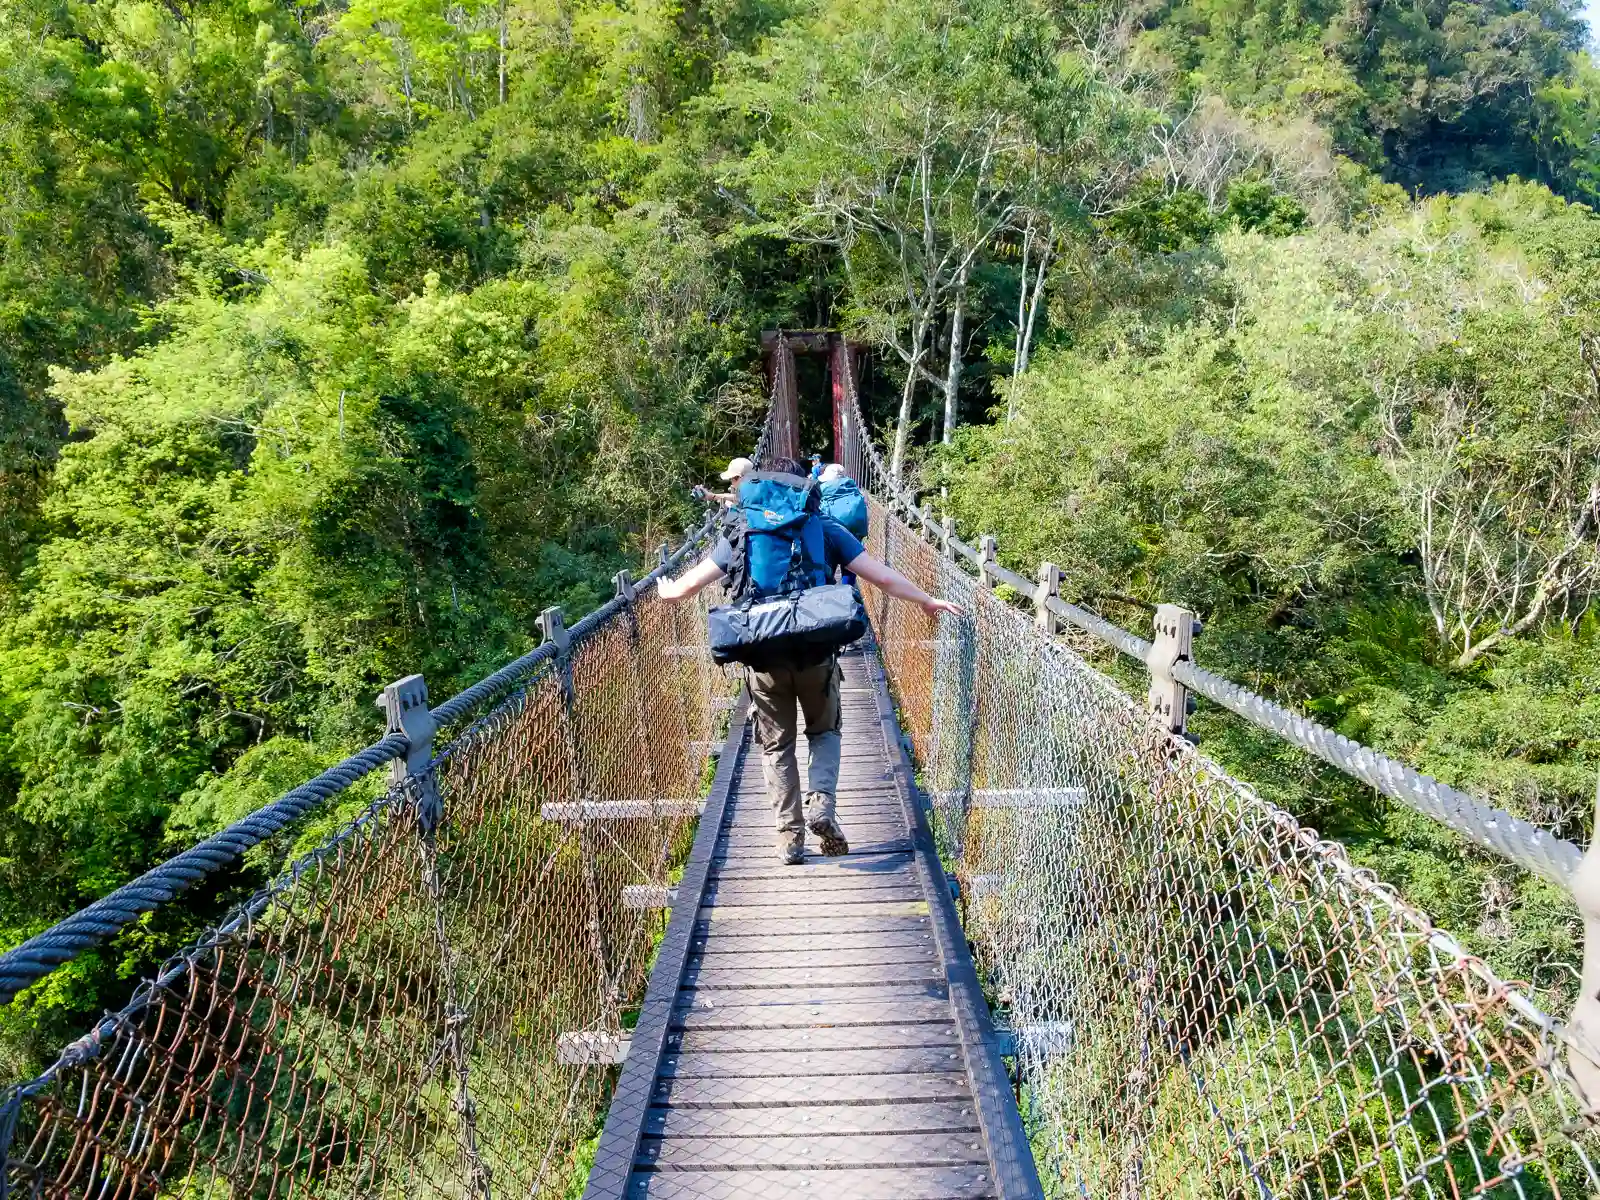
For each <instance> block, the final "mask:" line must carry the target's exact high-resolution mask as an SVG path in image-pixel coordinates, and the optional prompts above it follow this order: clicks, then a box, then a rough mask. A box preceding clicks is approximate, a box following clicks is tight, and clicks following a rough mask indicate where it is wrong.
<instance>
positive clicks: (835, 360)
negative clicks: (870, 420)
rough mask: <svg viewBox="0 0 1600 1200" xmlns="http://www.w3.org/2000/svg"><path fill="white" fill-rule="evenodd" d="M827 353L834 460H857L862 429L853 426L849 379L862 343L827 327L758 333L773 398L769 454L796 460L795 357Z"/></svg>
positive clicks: (797, 406)
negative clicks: (859, 343)
mask: <svg viewBox="0 0 1600 1200" xmlns="http://www.w3.org/2000/svg"><path fill="white" fill-rule="evenodd" d="M798 354H813V355H826V356H827V364H828V381H829V388H830V392H831V401H832V405H833V453H832V461H834V462H840V463H850V462H854V461H856V452H857V451H858V449H859V443H860V436H861V431H860V430H859V429H858V428H857V427H856V424H857V422H856V419H855V417H854V415H853V409H854V405H853V404H852V402H851V397H850V395H849V391H848V385H847V382H846V381H847V380H848V379H853V378H855V377H856V375H857V374H858V372H859V368H860V365H861V355H862V349H861V347H860V346H859V345H858V344H856V343H854V342H851V341H848V340H847V339H846V338H845V336H844V335H843V334H842V333H837V332H834V331H831V330H825V329H803V330H794V329H769V330H766V331H765V332H764V333H762V335H761V357H762V360H763V362H764V363H765V366H766V375H767V384H768V389H769V392H770V394H771V396H772V418H771V420H772V425H771V429H772V435H771V440H770V441H769V443H768V447H767V448H768V453H769V454H773V455H783V456H786V457H789V458H797V457H799V455H800V452H801V449H802V447H801V445H800V394H799V387H798V383H797V380H796V376H795V356H796V355H798Z"/></svg>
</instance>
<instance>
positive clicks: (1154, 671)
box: [1145, 604, 1200, 734]
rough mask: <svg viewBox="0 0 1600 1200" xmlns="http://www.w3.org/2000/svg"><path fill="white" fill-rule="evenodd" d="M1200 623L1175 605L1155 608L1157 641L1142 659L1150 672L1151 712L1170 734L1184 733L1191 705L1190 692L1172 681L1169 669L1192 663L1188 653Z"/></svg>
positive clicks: (1191, 613) (1186, 611)
mask: <svg viewBox="0 0 1600 1200" xmlns="http://www.w3.org/2000/svg"><path fill="white" fill-rule="evenodd" d="M1199 632H1200V622H1199V620H1198V619H1197V618H1196V617H1195V615H1194V613H1193V612H1192V611H1191V610H1189V609H1187V608H1183V607H1181V606H1180V605H1177V604H1162V605H1159V606H1157V608H1156V637H1155V641H1154V642H1152V643H1151V645H1150V653H1149V654H1148V655H1147V656H1146V658H1145V666H1146V667H1148V668H1149V669H1150V694H1149V703H1150V711H1151V712H1152V713H1153V714H1154V715H1155V716H1156V718H1157V719H1158V720H1160V722H1161V723H1162V724H1163V725H1164V726H1165V727H1166V728H1167V729H1168V730H1169V731H1170V732H1172V733H1179V734H1181V733H1183V731H1184V729H1185V727H1186V726H1187V724H1188V720H1189V713H1190V711H1191V710H1192V702H1191V700H1190V698H1189V689H1188V688H1186V687H1184V686H1183V684H1181V683H1179V682H1178V681H1177V680H1176V679H1174V678H1173V677H1172V668H1173V667H1174V666H1176V665H1177V664H1178V663H1180V662H1191V661H1193V658H1192V654H1191V650H1192V648H1193V645H1194V635H1195V634H1197V633H1199Z"/></svg>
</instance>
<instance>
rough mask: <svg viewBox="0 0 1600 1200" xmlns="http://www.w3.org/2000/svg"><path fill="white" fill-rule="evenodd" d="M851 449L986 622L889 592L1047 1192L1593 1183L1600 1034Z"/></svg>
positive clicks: (882, 634)
mask: <svg viewBox="0 0 1600 1200" xmlns="http://www.w3.org/2000/svg"><path fill="white" fill-rule="evenodd" d="M855 415H856V419H857V420H858V421H859V412H857V413H856V414H855ZM847 468H848V469H850V470H851V473H852V474H853V475H854V476H855V477H856V478H857V479H858V480H859V481H861V483H862V484H863V486H865V487H867V488H868V489H869V490H870V491H871V492H872V493H873V496H874V499H873V501H872V504H871V508H872V529H873V532H872V536H871V538H870V541H869V547H868V548H869V549H870V550H871V551H872V552H873V553H874V554H877V555H879V556H880V557H882V558H884V559H886V560H887V561H888V562H889V563H890V564H891V565H892V566H894V567H896V568H897V569H899V570H900V571H902V572H903V573H905V574H906V575H908V576H910V577H911V578H912V579H913V580H915V581H916V582H917V583H918V584H920V585H921V586H922V587H923V588H924V589H925V590H927V591H929V592H931V593H934V594H936V595H943V596H946V597H948V598H951V599H956V600H959V601H961V602H962V603H963V604H964V605H965V606H966V607H967V609H968V611H969V613H970V614H971V615H970V617H969V618H965V619H961V620H956V619H952V618H949V617H944V618H942V619H940V620H939V621H938V622H934V621H932V620H930V619H928V618H927V617H925V616H924V615H923V614H922V613H921V612H920V611H918V610H916V609H914V608H913V607H911V606H909V605H898V604H887V603H884V601H883V597H882V596H881V595H870V596H869V604H870V607H871V610H872V615H873V618H874V624H875V628H876V631H877V636H878V640H879V644H880V646H881V650H882V656H883V661H884V664H885V669H886V671H887V672H888V674H889V677H890V679H891V682H892V685H893V689H894V692H895V695H896V698H897V702H898V704H899V707H900V714H901V720H902V723H903V725H904V727H905V728H906V730H907V732H908V733H909V734H910V736H911V738H912V740H913V742H914V744H915V748H916V753H917V758H918V761H919V763H920V764H921V766H920V769H921V772H922V779H921V782H922V786H923V788H924V790H925V792H926V793H927V795H928V796H929V797H930V800H931V803H932V808H933V812H932V816H933V824H934V827H935V832H936V837H937V838H938V841H939V844H940V850H941V854H942V855H943V856H944V857H945V858H946V860H947V864H948V865H949V867H950V868H951V869H952V870H953V871H954V872H955V873H956V874H957V876H958V878H959V880H960V883H961V887H962V895H963V908H964V920H965V923H966V929H967V934H968V937H969V938H970V939H971V940H972V942H973V944H974V947H975V951H976V954H977V957H978V960H979V964H980V968H981V970H982V971H983V973H984V974H985V977H986V983H987V986H988V987H989V989H990V991H991V998H992V1000H993V1001H994V1003H995V1005H996V1007H997V1010H998V1012H999V1015H1000V1016H1001V1017H1002V1018H1003V1019H1004V1020H1005V1021H1006V1022H1007V1023H1008V1024H1009V1025H1010V1026H1011V1027H1012V1030H1013V1033H1014V1037H1015V1042H1016V1048H1017V1054H1016V1067H1017V1077H1018V1091H1019V1098H1020V1100H1021V1103H1022V1107H1023V1114H1024V1119H1025V1121H1026V1123H1027V1125H1028V1128H1029V1132H1030V1137H1031V1139H1032V1141H1033V1144H1034V1147H1035V1153H1036V1157H1037V1158H1038V1161H1039V1167H1040V1173H1041V1175H1042V1176H1043V1177H1044V1179H1045V1182H1046V1187H1047V1191H1049V1192H1050V1193H1051V1194H1054V1195H1060V1196H1066V1195H1069V1194H1070V1195H1074V1196H1085V1197H1091V1196H1093V1197H1100V1196H1107V1197H1130V1198H1131V1197H1143V1196H1174V1197H1241V1198H1243V1197H1250V1198H1266V1197H1287V1196H1298V1197H1322V1196H1362V1197H1378V1196H1384V1197H1390V1196H1430V1197H1432V1196H1439V1197H1461V1196H1497V1197H1499V1196H1504V1197H1579V1196H1588V1195H1594V1194H1596V1193H1597V1192H1600V1156H1597V1149H1600V1145H1597V1141H1596V1137H1595V1134H1594V1132H1593V1129H1592V1124H1591V1122H1590V1120H1589V1119H1588V1116H1587V1106H1586V1105H1585V1104H1584V1103H1583V1102H1582V1101H1581V1100H1580V1099H1579V1095H1580V1093H1579V1089H1578V1088H1577V1087H1576V1085H1575V1083H1574V1081H1573V1079H1572V1076H1571V1073H1570V1071H1569V1068H1568V1062H1569V1061H1570V1060H1569V1055H1573V1054H1576V1053H1578V1051H1577V1050H1576V1049H1575V1048H1574V1047H1573V1046H1571V1045H1570V1044H1568V1041H1567V1039H1566V1035H1565V1033H1564V1031H1563V1029H1562V1027H1561V1026H1560V1024H1559V1023H1558V1022H1555V1021H1553V1020H1552V1019H1551V1018H1550V1017H1549V1016H1547V1015H1546V1014H1545V1013H1543V1012H1541V1011H1540V1010H1539V1009H1538V1007H1537V1006H1536V1005H1535V1004H1534V1003H1533V1001H1532V1000H1531V999H1530V997H1529V995H1528V993H1527V992H1526V990H1525V989H1524V988H1523V987H1522V986H1521V985H1518V984H1514V983H1508V982H1506V981H1503V980H1501V979H1499V978H1497V977H1496V975H1495V974H1494V973H1493V972H1492V971H1491V970H1490V969H1489V968H1488V967H1487V966H1486V965H1485V964H1484V963H1483V962H1482V961H1480V960H1478V959H1476V958H1474V957H1472V956H1471V955H1469V954H1467V953H1466V952H1465V951H1464V950H1463V949H1462V948H1461V947H1460V946H1459V945H1458V944H1457V943H1456V942H1455V940H1454V939H1452V938H1450V937H1449V936H1448V935H1447V934H1445V933H1443V932H1442V931H1440V930H1437V929H1436V928H1435V927H1434V926H1433V925H1432V923H1431V922H1430V921H1429V919H1428V918H1427V917H1426V916H1425V915H1424V914H1423V913H1421V912H1419V911H1418V910H1417V909H1415V908H1414V907H1412V906H1410V905H1408V904H1407V903H1406V902H1405V901H1404V900H1403V899H1402V898H1401V897H1400V896H1399V895H1397V894H1396V893H1395V892H1394V891H1393V890H1392V889H1390V888H1388V887H1386V886H1385V885H1384V884H1382V883H1381V882H1379V881H1378V880H1377V879H1376V878H1375V877H1374V876H1373V875H1372V873H1371V872H1368V871H1365V870H1361V869H1357V868H1356V867H1354V866H1353V865H1352V864H1351V863H1350V862H1349V860H1348V859H1347V857H1346V855H1345V852H1344V850H1343V848H1342V847H1340V846H1338V845H1337V844H1333V843H1330V842H1326V841H1322V840H1320V839H1319V838H1318V837H1317V835H1316V833H1315V832H1314V831H1312V830H1310V829H1307V828H1304V827H1302V826H1301V825H1300V824H1299V823H1298V822H1297V821H1295V820H1294V818H1292V817H1291V816H1290V815H1289V814H1287V813H1285V812H1283V811H1282V810H1280V809H1277V808H1275V807H1274V806H1272V805H1270V804H1268V803H1266V802H1265V801H1263V800H1262V799H1260V798H1259V797H1258V796H1257V795H1256V794H1255V793H1254V792H1253V791H1252V790H1251V789H1250V788H1249V787H1248V786H1247V785H1246V784H1243V783H1241V782H1240V781H1238V780H1236V779H1233V778H1231V777H1230V776H1229V775H1228V774H1227V773H1226V772H1225V771H1223V770H1222V769H1221V768H1220V767H1218V766H1217V765H1216V764H1215V763H1213V762H1211V761H1210V760H1209V759H1207V758H1206V757H1205V756H1203V755H1201V754H1199V753H1197V752H1196V751H1195V750H1194V749H1193V747H1191V746H1190V745H1189V744H1188V743H1187V742H1185V741H1183V740H1182V739H1181V738H1177V737H1174V736H1173V735H1171V734H1169V733H1167V732H1166V731H1165V730H1163V729H1161V728H1159V727H1158V726H1157V725H1156V723H1155V722H1153V721H1152V720H1151V719H1149V718H1148V717H1147V716H1146V714H1145V713H1144V711H1143V706H1142V705H1141V704H1139V703H1136V702H1135V701H1134V700H1133V699H1131V698H1130V697H1129V696H1128V695H1127V694H1126V693H1124V692H1122V691H1121V690H1119V689H1118V688H1117V687H1116V686H1115V685H1114V684H1113V683H1112V682H1111V681H1110V680H1109V679H1108V678H1106V677H1105V676H1104V675H1103V674H1101V673H1100V672H1099V671H1097V670H1095V669H1094V668H1093V667H1091V666H1090V665H1089V664H1088V663H1086V662H1085V661H1084V660H1083V659H1082V658H1080V657H1079V656H1078V655H1077V654H1075V653H1074V652H1073V651H1072V650H1071V649H1070V648H1069V647H1068V646H1067V645H1066V644H1064V643H1063V642H1062V641H1061V640H1059V639H1057V638H1055V637H1052V636H1050V635H1048V634H1047V633H1046V632H1044V631H1043V630H1041V629H1039V628H1038V627H1037V625H1036V624H1035V622H1034V620H1033V619H1032V618H1031V616H1030V615H1029V614H1025V613H1023V612H1020V611H1018V610H1017V609H1016V608H1014V607H1013V606H1012V605H1010V604H1008V603H1006V602H1005V601H1004V600H1002V599H1000V598H999V597H998V596H997V595H996V594H995V593H993V592H991V591H990V590H988V589H987V588H985V587H984V586H982V585H981V584H980V583H979V582H978V581H977V580H976V579H974V578H973V577H972V576H971V575H969V574H968V573H967V572H966V571H965V570H963V569H962V567H961V566H960V565H959V564H958V563H957V562H955V561H953V560H952V559H951V558H948V557H946V556H945V555H944V554H943V553H941V550H940V548H939V545H938V544H937V543H938V542H939V541H940V540H941V539H940V538H939V537H938V536H937V534H936V533H934V532H932V531H930V533H929V536H928V537H926V539H925V537H924V536H923V535H922V534H919V533H918V532H916V531H914V530H913V528H912V527H911V526H910V525H909V524H907V523H906V522H904V521H902V520H900V519H899V518H898V516H897V515H896V514H895V513H893V512H890V511H889V510H888V509H886V508H885V506H884V504H883V503H881V502H880V501H881V500H882V499H883V498H892V497H895V496H896V495H897V492H896V490H895V488H894V487H893V485H892V484H891V482H890V481H889V479H888V478H887V475H886V472H885V471H884V468H883V463H882V460H881V459H880V458H879V457H878V455H877V453H876V451H875V450H874V449H873V448H872V447H871V446H870V445H865V446H864V447H863V448H862V449H861V450H860V452H859V455H858V456H857V457H856V459H855V461H853V462H851V463H848V464H847ZM898 507H899V510H900V511H909V510H907V509H906V508H905V507H904V502H903V501H902V503H901V504H900V505H899V506H898ZM918 524H919V525H920V526H922V528H923V529H925V530H926V529H927V523H926V522H925V521H922V520H920V519H919V520H918Z"/></svg>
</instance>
